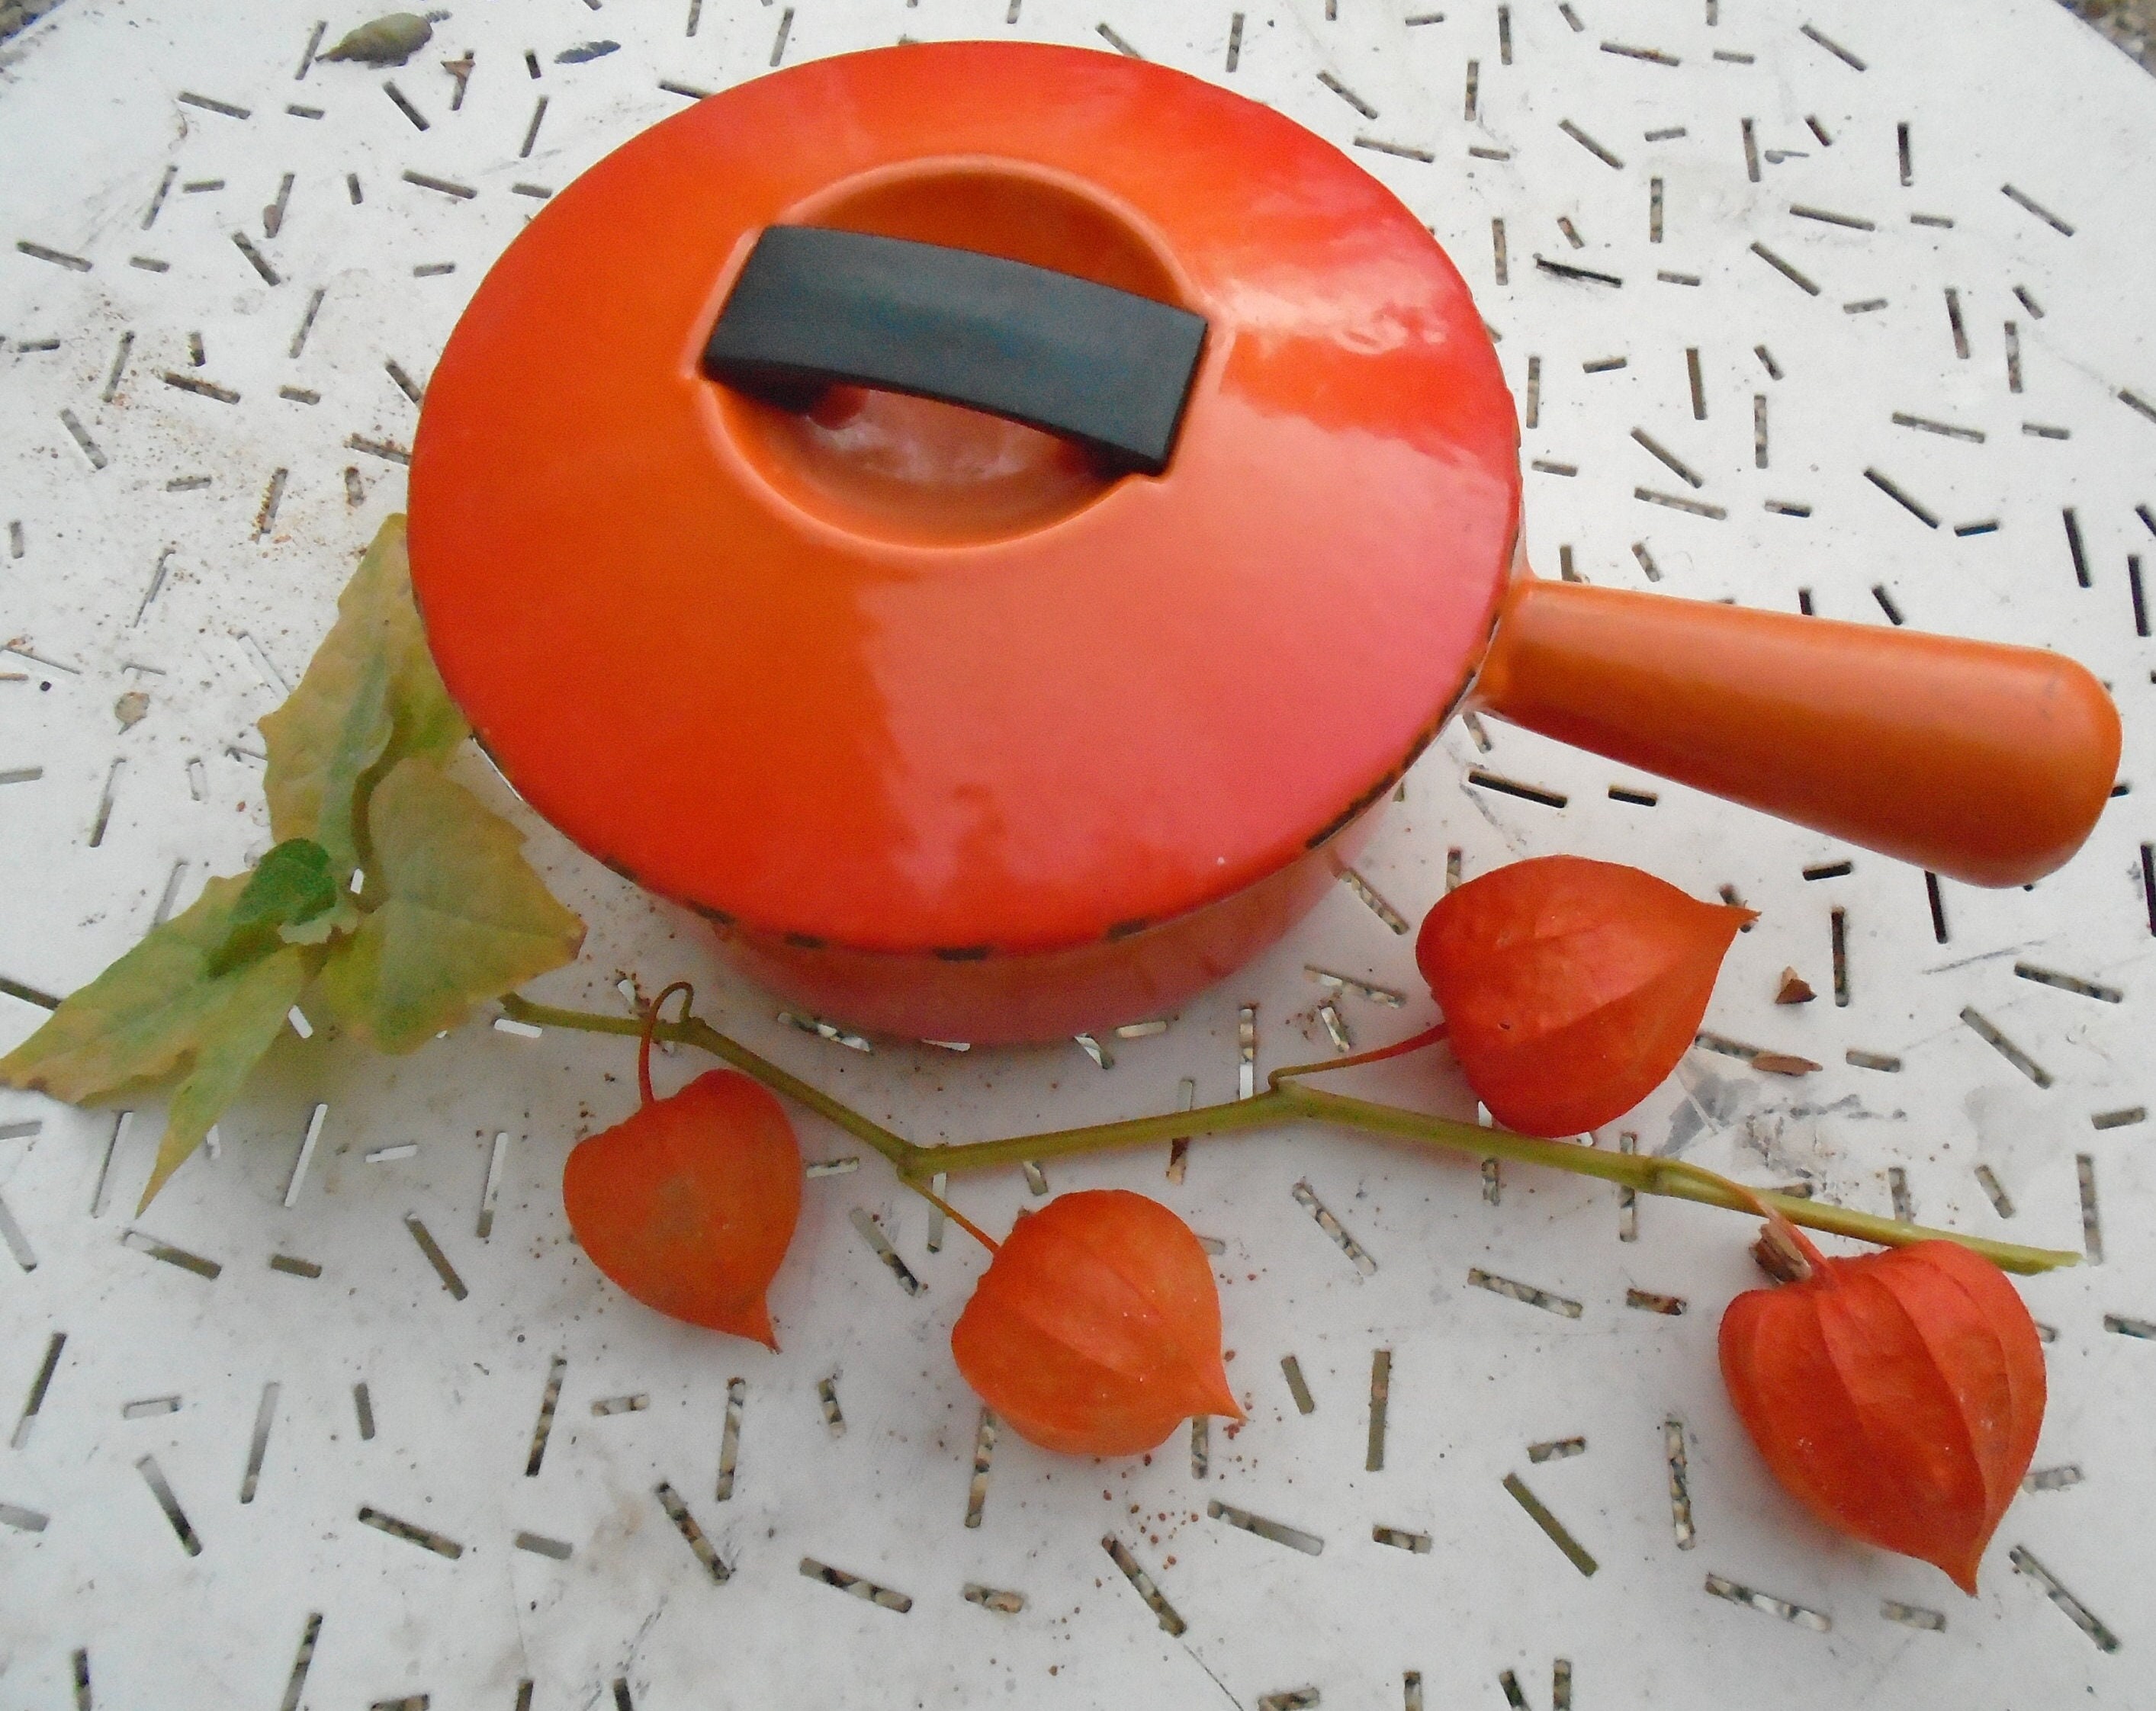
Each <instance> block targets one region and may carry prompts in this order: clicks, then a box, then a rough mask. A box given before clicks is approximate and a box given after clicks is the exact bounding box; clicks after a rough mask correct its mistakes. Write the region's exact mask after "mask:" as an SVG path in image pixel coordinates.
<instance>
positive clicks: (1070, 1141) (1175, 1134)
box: [501, 996, 2081, 1274]
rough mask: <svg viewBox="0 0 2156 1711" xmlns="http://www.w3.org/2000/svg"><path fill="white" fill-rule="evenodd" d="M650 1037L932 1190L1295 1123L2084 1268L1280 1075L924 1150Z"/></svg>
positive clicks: (770, 1072)
mask: <svg viewBox="0 0 2156 1711" xmlns="http://www.w3.org/2000/svg"><path fill="white" fill-rule="evenodd" d="M501 1003H502V1011H503V1013H504V1014H505V1015H507V1016H510V1017H514V1018H516V1020H518V1021H520V1022H531V1023H533V1024H534V1025H536V1026H538V1027H565V1028H576V1029H582V1030H584V1031H586V1032H594V1033H612V1034H626V1035H629V1036H632V1037H633V1036H635V1035H638V1034H640V1033H642V1032H643V1031H644V1024H643V1023H642V1022H640V1021H639V1020H636V1019H634V1018H631V1017H613V1016H603V1015H594V1014H593V1013H592V1012H589V1011H583V1010H564V1009H559V1008H557V1007H554V1006H552V1005H548V1004H534V1003H531V1002H530V1001H528V1000H526V999H523V998H519V997H516V996H511V997H507V998H505V999H503V1000H502V1001H501ZM653 1033H654V1037H656V1038H659V1039H662V1040H674V1041H677V1042H681V1043H684V1044H687V1045H692V1046H696V1047H697V1048H700V1049H701V1050H703V1051H706V1052H709V1053H711V1054H712V1055H713V1056H714V1057H717V1058H724V1059H725V1060H726V1062H727V1063H731V1064H732V1065H733V1066H734V1068H737V1069H739V1070H741V1071H742V1072H743V1073H745V1074H747V1075H750V1076H752V1077H754V1078H756V1079H757V1080H758V1081H760V1082H762V1083H763V1084H764V1085H765V1086H766V1087H767V1088H769V1089H772V1091H773V1092H774V1093H779V1094H785V1095H786V1097H788V1099H793V1100H795V1101H797V1102H798V1103H799V1104H803V1105H806V1106H807V1107H808V1109H810V1110H812V1111H814V1112H815V1113H816V1114H818V1115H819V1116H822V1117H824V1118H827V1119H829V1120H830V1121H831V1122H833V1123H834V1124H837V1125H838V1126H839V1128H841V1129H843V1130H845V1131H846V1133H848V1134H849V1135H854V1136H855V1137H857V1138H858V1139H860V1140H864V1141H865V1142H867V1143H868V1145H870V1146H872V1147H874V1148H875V1150H877V1151H878V1152H880V1153H881V1154H882V1155H884V1156H885V1158H886V1159H889V1160H891V1164H892V1165H894V1166H895V1167H896V1170H897V1171H898V1174H899V1176H900V1178H901V1180H902V1181H905V1182H906V1184H907V1185H908V1186H920V1185H922V1184H925V1183H926V1182H927V1181H928V1179H929V1178H931V1177H932V1176H935V1175H937V1173H938V1172H941V1171H951V1172H959V1171H985V1170H992V1169H993V1168H995V1167H996V1166H997V1165H1015V1164H1020V1163H1023V1162H1024V1161H1026V1160H1035V1161H1038V1160H1042V1159H1050V1158H1058V1157H1066V1156H1069V1155H1072V1154H1075V1153H1091V1152H1106V1151H1109V1150H1113V1149H1117V1148H1123V1147H1134V1146H1148V1145H1158V1143H1159V1142H1161V1141H1163V1140H1176V1139H1179V1138H1181V1137H1183V1136H1185V1135H1193V1136H1194V1135H1225V1134H1229V1133H1232V1132H1234V1131H1235V1130H1243V1129H1258V1128H1265V1127H1268V1126H1270V1125H1271V1124H1278V1123H1286V1122H1293V1121H1296V1120H1297V1119H1302V1120H1306V1121H1310V1122H1317V1123H1324V1124H1330V1125H1332V1126H1333V1127H1336V1128H1342V1129H1352V1130H1358V1131H1359V1132H1361V1133H1363V1134H1366V1135H1383V1136H1385V1137H1387V1138H1389V1139H1392V1140H1404V1141H1409V1142H1413V1143H1414V1144H1417V1145H1423V1146H1435V1147H1442V1148H1445V1149H1447V1150H1450V1151H1454V1152H1459V1153H1465V1154H1467V1155H1470V1156H1471V1157H1476V1158H1486V1159H1488V1158H1497V1159H1512V1160H1517V1162H1519V1163H1522V1164H1529V1165H1544V1166H1547V1167H1548V1168H1549V1169H1551V1170H1556V1171H1571V1172H1572V1173H1573V1175H1574V1176H1595V1177H1599V1178H1601V1179H1602V1180H1603V1181H1606V1182H1614V1183H1615V1184H1617V1185H1618V1186H1620V1187H1624V1188H1630V1189H1632V1190H1634V1191H1636V1192H1638V1193H1640V1194H1658V1195H1662V1196H1666V1197H1667V1198H1670V1199H1672V1200H1689V1201H1697V1202H1698V1203H1699V1204H1701V1205H1702V1206H1723V1207H1726V1208H1727V1209H1728V1210H1730V1211H1732V1212H1758V1210H1759V1208H1760V1206H1762V1205H1764V1206H1771V1207H1773V1208H1774V1211H1776V1212H1779V1213H1780V1214H1781V1215H1782V1216H1783V1217H1785V1218H1787V1219H1789V1222H1791V1223H1793V1224H1801V1225H1804V1227H1807V1228H1809V1229H1814V1230H1824V1231H1826V1232H1828V1233H1830V1234H1831V1235H1836V1236H1849V1237H1855V1238H1856V1239H1857V1240H1858V1241H1861V1242H1877V1243H1879V1244H1880V1245H1881V1246H1882V1247H1904V1246H1906V1245H1907V1244H1908V1243H1910V1242H1958V1243H1959V1244H1960V1245H1961V1246H1963V1247H1967V1248H1969V1249H1972V1250H1973V1251H1974V1252H1975V1253H1980V1254H1982V1255H1983V1256H1984V1258H1986V1259H1989V1260H1990V1261H1991V1262H1992V1263H1994V1265H1997V1266H1998V1267H1999V1268H2000V1269H2002V1270H2005V1271H2010V1272H2019V1273H2024V1274H2029V1273H2038V1272H2047V1271H2051V1270H2055V1269H2056V1268H2060V1267H2062V1266H2070V1265H2077V1264H2079V1263H2080V1262H2081V1256H2080V1255H2079V1254H2077V1253H2071V1252H2068V1251H2065V1250H2061V1249H2056V1248H2045V1247H2019V1246H2017V1245H2015V1243H2013V1242H1992V1241H1988V1240H1986V1239H1984V1237H1978V1236H1963V1235H1961V1234H1959V1233H1958V1232H1954V1231H1952V1230H1933V1229H1928V1228H1926V1227H1923V1226H1922V1225H1920V1224H1904V1223H1899V1222H1896V1221H1895V1220H1894V1219H1892V1218H1881V1217H1874V1216H1873V1215H1872V1214H1871V1213H1870V1212H1852V1211H1851V1210H1849V1209H1848V1208H1846V1207H1844V1206H1828V1205H1826V1204H1825V1203H1824V1202H1821V1201H1810V1200H1799V1199H1798V1198H1797V1197H1796V1196H1794V1195H1787V1194H1776V1193H1774V1192H1772V1191H1767V1190H1755V1189H1751V1188H1747V1187H1745V1186H1743V1185H1742V1184H1740V1183H1737V1182H1732V1181H1730V1180H1729V1179H1728V1178H1727V1177H1726V1176H1717V1175H1716V1174H1715V1172H1713V1171H1708V1170H1704V1169H1702V1167H1701V1166H1699V1165H1690V1164H1686V1163H1685V1162H1684V1161H1683V1160H1678V1159H1658V1158H1655V1157H1654V1156H1652V1155H1647V1154H1640V1153H1614V1152H1604V1151H1603V1150H1600V1149H1599V1148H1595V1147H1591V1146H1581V1145H1578V1144H1577V1143H1575V1142H1573V1141H1565V1140H1539V1139H1537V1138H1536V1137H1534V1136H1532V1135H1514V1134H1512V1133H1510V1132H1509V1131H1507V1130H1502V1129H1485V1128H1483V1127H1482V1126H1481V1124H1475V1123H1463V1122H1460V1120H1458V1119H1455V1118H1450V1117H1433V1116H1430V1115H1428V1114H1424V1113H1423V1112H1420V1111H1409V1110H1405V1109H1401V1108H1400V1107H1399V1106H1397V1105H1382V1104H1376V1103H1374V1102H1373V1101H1372V1100H1368V1099H1351V1098H1348V1097H1347V1096H1346V1095H1344V1094H1330V1093H1325V1092H1323V1091H1322V1090H1320V1089H1317V1088H1311V1087H1305V1086H1302V1085H1301V1083H1298V1082H1296V1081H1293V1080H1290V1079H1286V1078H1284V1077H1282V1076H1275V1077H1274V1078H1272V1085H1271V1086H1270V1087H1269V1088H1268V1089H1266V1090H1265V1092H1264V1093H1261V1094H1258V1095H1257V1096H1256V1097H1255V1098H1253V1099H1237V1100H1234V1101H1232V1102H1231V1103H1229V1104H1220V1105H1201V1106H1199V1108H1198V1109H1195V1110H1191V1111H1176V1112H1170V1113H1168V1114H1166V1115H1163V1116H1158V1117H1133V1118H1129V1119H1125V1120H1123V1121H1122V1122H1116V1123H1096V1124H1088V1125H1086V1127H1084V1128H1082V1129H1062V1130H1051V1131H1050V1132H1048V1133H1046V1134H1043V1135H1013V1136H1009V1137H1008V1138H1004V1139H998V1140H974V1141H962V1142H958V1143H956V1144H954V1145H939V1146H919V1145H915V1144H914V1143H913V1142H911V1141H910V1140H906V1139H905V1138H904V1137H903V1136H901V1135H896V1134H894V1133H892V1131H891V1130H888V1129H885V1127H883V1125H882V1124H878V1123H873V1122H871V1121H870V1120H869V1119H867V1118H866V1117H864V1116H862V1115H861V1114H860V1113H859V1112H857V1111H855V1109H853V1108H852V1107H851V1106H849V1105H844V1104H840V1103H839V1101H838V1100H836V1099H833V1098H831V1097H830V1095H829V1094H824V1093H822V1092H819V1090H818V1089H815V1088H813V1087H811V1086H810V1085H809V1084H808V1083H807V1082H805V1081H803V1080H801V1079H800V1078H798V1077H797V1076H794V1075H792V1074H789V1073H788V1072H787V1071H785V1070H783V1069H781V1068H779V1067H778V1065H777V1064H776V1063H772V1062H771V1061H770V1059H768V1058H764V1057H762V1056H760V1055H759V1054H758V1053H755V1052H752V1051H751V1050H750V1049H749V1048H747V1046H744V1045H742V1044H741V1043H740V1042H738V1041H737V1040H732V1039H729V1038H728V1037H726V1035H724V1034H722V1033H721V1032H718V1030H717V1029H716V1028H714V1027H711V1025H710V1024H709V1023H708V1022H702V1021H700V1020H698V1019H696V1018H695V1017H690V1019H689V1020H687V1021H685V1022H661V1023H660V1024H659V1026H658V1027H655V1028H654V1030H653Z"/></svg>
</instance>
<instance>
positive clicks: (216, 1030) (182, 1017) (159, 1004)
mask: <svg viewBox="0 0 2156 1711" xmlns="http://www.w3.org/2000/svg"><path fill="white" fill-rule="evenodd" d="M251 883H252V882H251V881H250V880H249V879H242V878H238V877H234V878H228V879H213V880H211V881H210V882H209V884H208V885H207V886H205V887H204V888H203V894H202V895H201V896H200V897H199V898H198V899H196V900H195V901H194V903H193V904H192V905H190V906H189V907H188V908H187V909H186V910H184V911H183V912H182V913H181V914H178V915H176V916H174V917H173V918H172V920H169V921H167V922H166V923H165V924H164V925H162V926H160V927H154V928H152V929H151V931H150V933H149V935H148V936H147V937H146V938H145V939H144V940H142V942H141V944H139V945H136V946H135V947H134V949H133V950H130V951H128V952H127V953H126V955H124V956H122V957H121V959H120V960H119V961H117V962H115V963H114V964H113V965H112V966H110V968H108V969H106V970H105V972H104V973H103V974H101V975H100V976H98V977H97V978H96V979H95V980H94V981H91V982H90V984H89V985H88V986H85V987H83V988H82V989H81V990H80V991H77V992H74V994H72V995H71V996H69V998H68V999H67V1000H66V1001H65V1002H64V1003H63V1004H62V1005H61V1006H60V1007H59V1009H58V1010H56V1011H54V1012H53V1015H52V1017H51V1018H50V1019H49V1021H47V1022H46V1023H45V1025H44V1027H41V1028H39V1029H38V1031H37V1032H35V1033H33V1034H32V1035H31V1036H30V1037H29V1038H28V1039H27V1040H25V1041H24V1042H23V1043H22V1044H21V1045H20V1046H18V1047H17V1048H15V1050H14V1051H13V1052H12V1053H9V1054H8V1057H7V1058H4V1059H0V1079H4V1080H5V1081H6V1082H7V1083H8V1085H9V1086H11V1087H19V1088H29V1089H35V1090H37V1091H38V1092H41V1093H47V1094H51V1095H52V1096H53V1097H54V1099H65V1100H67V1101H68V1102H69V1104H90V1103H93V1102H95V1101H98V1100H102V1099H113V1098H115V1097H118V1096H120V1095H121V1094H125V1093H126V1092H128V1091H129V1090H130V1089H135V1088H138V1087H141V1086H145V1085H147V1084H149V1083H155V1082H158V1081H162V1080H164V1079H166V1078H168V1077H170V1076H172V1075H173V1074H174V1073H182V1079H181V1081H180V1083H179V1085H178V1087H177V1089H175V1090H174V1092H173V1094H172V1103H171V1106H170V1109H169V1110H168V1111H167V1118H166V1126H165V1134H164V1138H163V1140H161V1141H160V1142H159V1144H158V1147H157V1165H156V1167H155V1169H154V1170H153V1171H152V1172H151V1177H150V1185H149V1186H148V1188H147V1189H146V1190H145V1191H144V1193H143V1196H142V1200H143V1204H145V1205H147V1204H148V1203H149V1201H150V1198H151V1196H152V1195H154V1194H156V1193H157V1191H158V1190H159V1189H160V1188H162V1186H164V1184H165V1182H166V1181H167V1178H169V1177H170V1176H172V1172H173V1171H177V1169H179V1167H180V1165H182V1164H183V1163H184V1162H185V1161H186V1160H187V1156H188V1155H189V1154H191V1153H193V1150H195V1148H196V1146H197V1145H199V1144H200V1142H201V1140H202V1138H203V1135H207V1134H208V1132H209V1127H210V1124H213V1123H214V1122H215V1121H217V1119H218V1114H220V1113H221V1112H222V1111H223V1109H224V1108H225V1106H226V1105H227V1104H229V1103H230V1102H231V1100H232V1098H233V1096H234V1094H236V1093H237V1092H238V1091H239V1084H240V1083H241V1082H243V1081H244V1080H245V1079H246V1077H247V1073H248V1071H249V1070H250V1069H252V1068H254V1064H255V1062H256V1060H257V1059H259V1058H260V1057H261V1055H262V1054H263V1053H264V1052H265V1051H267V1050H268V1049H269V1042H271V1041H272V1040H274V1039H275V1037H277V1030H278V1028H279V1027H281V1026H282V1025H283V1023H284V1021H285V1014H286V1012H289V1011H290V1009H291V1007H292V1006H293V1004H294V1003H295V1002H296V1001H298V999H299V996H300V991H301V989H302V988H304V987H305V985H306V982H307V976H308V973H309V971H310V968H311V961H312V957H311V954H310V953H308V952H306V951H303V950H297V949H293V948H290V947H287V946H283V945H279V944H278V943H277V941H276V940H275V935H274V934H273V935H270V936H269V938H268V939H267V940H264V942H263V943H262V945H259V947H258V949H257V950H256V951H255V953H254V955H253V956H252V957H250V958H249V959H246V960H243V961H237V962H227V963H225V964H224V965H223V966H222V968H219V967H218V966H217V965H218V960H219V959H220V957H221V956H222V955H223V953H224V952H225V951H226V950H227V948H228V946H229V945H231V944H232V942H233V940H234V928H235V923H236V922H237V921H238V919H239V908H240V905H241V903H242V901H243V899H244V897H245V895H246V894H247V891H248V889H249V885H250V884H251Z"/></svg>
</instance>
